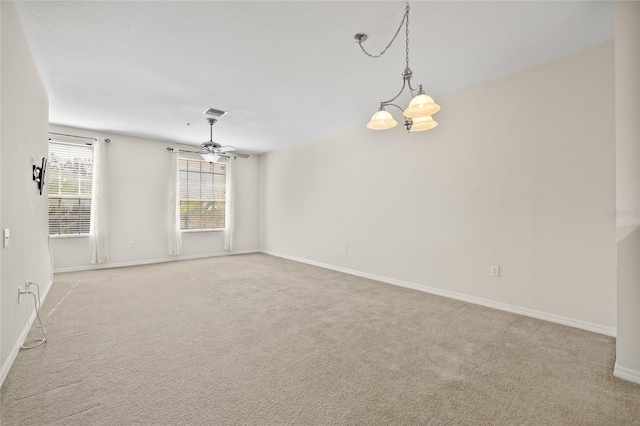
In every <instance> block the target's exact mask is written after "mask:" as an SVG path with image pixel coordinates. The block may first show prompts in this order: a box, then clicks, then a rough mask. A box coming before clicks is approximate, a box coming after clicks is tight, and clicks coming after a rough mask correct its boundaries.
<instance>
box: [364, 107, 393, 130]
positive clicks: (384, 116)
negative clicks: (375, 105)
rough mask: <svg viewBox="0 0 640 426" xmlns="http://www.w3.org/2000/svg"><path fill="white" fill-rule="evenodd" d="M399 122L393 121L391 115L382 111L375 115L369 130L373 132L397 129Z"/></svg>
mask: <svg viewBox="0 0 640 426" xmlns="http://www.w3.org/2000/svg"><path fill="white" fill-rule="evenodd" d="M397 125H398V122H397V121H396V120H394V119H393V117H392V116H391V114H389V113H388V112H387V111H385V110H380V111H378V112H376V113H375V114H373V117H371V121H369V122H368V123H367V129H371V130H387V129H391V128H393V127H396V126H397Z"/></svg>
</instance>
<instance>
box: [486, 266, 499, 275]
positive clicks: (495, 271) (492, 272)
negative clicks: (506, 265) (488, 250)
mask: <svg viewBox="0 0 640 426" xmlns="http://www.w3.org/2000/svg"><path fill="white" fill-rule="evenodd" d="M489 275H490V276H492V277H499V276H500V267H499V266H497V265H491V266H489Z"/></svg>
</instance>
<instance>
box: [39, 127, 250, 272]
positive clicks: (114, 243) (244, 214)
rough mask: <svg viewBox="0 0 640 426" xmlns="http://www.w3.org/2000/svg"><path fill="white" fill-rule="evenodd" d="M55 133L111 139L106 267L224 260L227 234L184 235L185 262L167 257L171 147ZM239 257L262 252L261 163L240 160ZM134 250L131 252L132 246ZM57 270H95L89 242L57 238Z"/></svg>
mask: <svg viewBox="0 0 640 426" xmlns="http://www.w3.org/2000/svg"><path fill="white" fill-rule="evenodd" d="M50 131H52V132H57V133H64V134H72V135H77V136H88V137H97V138H108V139H110V140H111V143H109V144H108V145H107V149H106V150H107V162H108V186H109V190H108V197H109V235H110V237H109V243H110V256H109V261H108V262H107V263H105V264H103V265H104V266H109V265H123V264H134V263H145V262H154V261H162V260H170V259H180V258H188V257H192V256H205V255H216V254H223V253H225V251H224V233H223V232H220V231H214V232H198V233H183V235H182V253H181V254H180V256H170V255H168V254H167V232H166V216H167V204H168V186H169V175H170V168H169V167H170V161H171V155H170V154H169V152H168V151H167V150H166V148H167V147H168V146H173V147H177V146H176V145H172V144H170V143H167V142H162V141H157V140H151V139H144V138H138V137H133V136H123V135H117V134H111V133H104V132H98V131H92V130H83V129H74V128H70V127H63V126H55V125H52V126H50ZM236 164H237V168H236V174H237V187H236V191H237V195H236V196H237V201H236V210H237V213H236V244H235V248H236V250H235V251H236V252H238V251H244V250H255V249H257V248H258V159H257V157H255V156H252V157H249V158H248V159H238V160H237V162H236ZM130 241H134V242H135V247H134V248H130V247H129V242H130ZM52 247H53V255H54V268H55V270H66V269H72V268H88V267H92V265H91V264H90V263H89V239H88V238H86V237H80V238H52Z"/></svg>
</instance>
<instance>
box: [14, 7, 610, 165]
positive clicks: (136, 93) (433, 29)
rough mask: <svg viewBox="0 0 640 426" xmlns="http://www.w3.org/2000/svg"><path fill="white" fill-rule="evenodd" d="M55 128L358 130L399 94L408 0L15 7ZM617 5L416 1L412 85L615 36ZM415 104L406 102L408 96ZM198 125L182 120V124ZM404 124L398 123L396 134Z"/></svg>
mask: <svg viewBox="0 0 640 426" xmlns="http://www.w3.org/2000/svg"><path fill="white" fill-rule="evenodd" d="M17 8H18V12H19V14H20V17H21V19H22V22H23V25H24V28H25V31H26V33H27V37H28V38H29V41H30V43H31V47H32V50H33V52H34V56H35V58H36V62H37V64H38V67H39V69H40V72H41V74H42V77H43V80H44V83H45V86H46V88H47V91H48V93H49V99H50V103H51V104H50V120H51V122H52V123H56V124H63V125H70V126H75V127H81V128H90V129H97V130H104V131H110V132H116V133H124V134H131V135H139V136H145V137H150V138H155V139H160V140H166V141H177V142H181V143H187V144H192V145H199V144H200V142H203V141H205V140H208V135H209V131H208V124H207V123H206V122H205V120H204V118H205V116H204V115H203V114H202V111H204V110H205V109H206V108H207V107H214V108H218V109H224V110H227V111H229V114H227V116H225V117H223V118H222V119H221V120H220V121H219V122H218V124H216V126H215V127H214V140H216V141H218V142H220V143H222V144H223V145H233V146H235V147H237V148H239V149H241V150H243V151H246V152H254V153H260V152H266V151H271V150H274V149H278V148H281V147H284V146H287V145H290V144H293V143H299V142H304V141H306V140H309V139H311V138H314V137H317V136H320V135H322V134H326V133H330V132H333V131H336V130H338V129H340V128H344V127H347V126H351V125H353V124H355V123H359V124H362V126H364V125H365V124H366V122H367V121H368V120H369V118H370V116H371V114H373V113H374V112H375V111H376V109H377V107H378V105H379V102H380V101H382V100H386V99H388V98H391V97H393V96H394V95H395V93H396V92H397V91H398V90H399V88H400V85H401V73H402V71H403V69H404V38H403V37H402V35H401V36H400V37H398V40H397V41H396V43H395V44H394V45H393V46H392V47H391V48H390V49H389V51H388V52H387V54H386V55H384V56H383V57H382V58H380V59H376V60H374V59H371V58H368V57H366V56H365V55H364V54H363V53H362V52H361V51H360V49H359V48H358V45H357V44H356V43H354V42H353V41H352V38H353V35H354V34H355V33H356V32H366V33H367V34H368V35H369V39H368V40H367V41H366V42H365V46H366V47H367V48H368V49H369V50H372V51H379V50H381V49H382V48H383V47H384V46H385V45H386V43H387V42H388V41H389V40H390V38H391V36H392V35H393V33H394V31H395V30H396V28H397V26H398V24H399V22H400V19H401V18H402V14H403V12H404V3H403V2H397V1H392V2H362V1H357V2H337V1H336V2H334V1H332V2H323V1H303V2H270V1H267V2H218V1H216V2H192V1H182V2H158V1H139V2H99V1H97V2H96V1H87V2H84V1H76V2H71V1H62V2H57V1H46V2H31V1H29V2H18V3H17ZM613 8H614V5H613V2H594V1H588V2H583V1H569V2H493V1H486V2H461V1H456V2H413V3H411V21H410V23H411V25H410V40H411V55H410V58H411V68H412V70H413V72H414V79H413V82H414V85H418V84H423V85H424V87H425V90H426V91H427V93H429V94H430V95H432V96H433V97H434V98H436V101H437V98H438V96H441V95H443V94H446V93H450V92H453V91H456V90H459V89H462V88H465V87H469V86H472V85H475V84H479V83H482V82H485V81H489V80H492V79H495V78H497V77H500V76H502V75H506V74H509V73H511V72H514V71H518V70H520V69H524V68H527V67H530V66H533V65H536V64H538V63H542V62H545V61H549V60H552V59H555V58H558V57H561V56H564V55H567V54H570V53H573V52H577V51H580V50H583V49H586V48H588V47H591V46H595V45H598V44H601V43H603V42H605V41H608V40H612V39H613ZM408 100H409V99H408V97H407V99H403V100H401V101H399V103H400V104H405V103H408ZM187 122H189V123H191V126H187V125H186V123H187ZM398 131H399V130H398Z"/></svg>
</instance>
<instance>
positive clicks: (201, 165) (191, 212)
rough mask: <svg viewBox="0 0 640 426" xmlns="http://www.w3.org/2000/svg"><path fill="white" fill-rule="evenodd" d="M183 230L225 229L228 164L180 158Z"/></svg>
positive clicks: (181, 220) (181, 222)
mask: <svg viewBox="0 0 640 426" xmlns="http://www.w3.org/2000/svg"><path fill="white" fill-rule="evenodd" d="M179 169H180V229H182V230H202V229H207V230H208V229H224V211H225V185H226V170H227V165H226V164H225V163H208V162H206V161H200V160H192V159H189V158H180V160H179Z"/></svg>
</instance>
